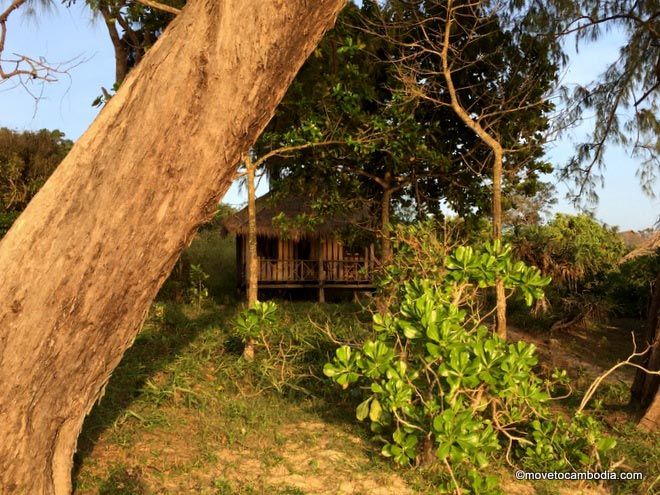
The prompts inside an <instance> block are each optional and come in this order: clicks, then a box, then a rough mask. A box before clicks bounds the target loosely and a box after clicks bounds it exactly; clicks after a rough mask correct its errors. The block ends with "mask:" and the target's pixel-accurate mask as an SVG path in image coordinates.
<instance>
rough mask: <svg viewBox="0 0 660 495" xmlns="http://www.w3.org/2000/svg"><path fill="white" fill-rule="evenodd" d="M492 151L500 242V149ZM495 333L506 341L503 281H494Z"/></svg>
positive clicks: (496, 234)
mask: <svg viewBox="0 0 660 495" xmlns="http://www.w3.org/2000/svg"><path fill="white" fill-rule="evenodd" d="M491 148H492V150H493V207H492V208H493V239H494V240H497V241H500V242H501V241H502V154H503V153H502V147H501V146H499V143H498V146H492V147H491ZM495 332H496V333H497V335H499V336H500V337H502V338H503V339H506V334H507V332H506V292H505V290H504V281H502V279H500V278H498V279H497V280H496V281H495Z"/></svg>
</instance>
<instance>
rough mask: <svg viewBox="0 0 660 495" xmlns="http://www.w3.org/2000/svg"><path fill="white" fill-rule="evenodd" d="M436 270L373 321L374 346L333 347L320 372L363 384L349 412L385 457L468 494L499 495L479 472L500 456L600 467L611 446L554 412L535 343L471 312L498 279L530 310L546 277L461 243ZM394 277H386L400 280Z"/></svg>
mask: <svg viewBox="0 0 660 495" xmlns="http://www.w3.org/2000/svg"><path fill="white" fill-rule="evenodd" d="M435 263H436V265H437V266H436V268H437V270H438V277H437V278H434V279H422V278H415V277H413V278H412V279H411V280H409V281H408V282H406V283H404V284H403V285H402V286H401V287H400V289H399V290H398V293H397V296H396V297H395V298H393V300H392V301H391V305H390V307H389V310H388V311H386V312H383V313H382V314H376V315H374V317H373V329H374V331H375V334H376V335H375V339H373V340H367V341H366V342H364V343H363V344H362V345H361V346H360V347H359V348H355V347H349V346H342V347H340V348H339V349H337V350H336V354H335V358H334V359H333V361H332V362H330V363H327V364H326V365H325V368H324V373H325V375H326V376H328V377H330V378H331V379H332V380H334V381H335V382H336V383H338V384H339V385H341V386H342V387H343V388H347V387H349V386H350V385H352V384H359V385H361V386H362V389H363V390H364V392H365V395H366V397H365V399H364V400H363V402H361V403H360V405H359V406H358V407H357V410H356V416H357V418H358V419H359V420H367V419H368V420H369V422H370V424H371V430H372V432H373V433H374V435H375V439H377V440H378V441H380V442H381V443H382V450H381V452H382V454H383V455H384V456H386V457H391V458H392V459H394V461H396V462H397V463H400V464H409V463H413V462H414V463H417V464H426V463H429V462H431V461H434V460H435V461H440V462H442V463H443V464H444V465H445V466H446V468H447V470H448V471H449V472H450V473H452V480H453V481H452V482H451V483H450V484H448V485H447V486H444V487H441V488H443V489H444V491H453V490H454V488H455V487H454V484H455V483H459V484H463V485H464V486H463V487H462V489H469V490H471V491H469V492H468V493H497V492H498V489H497V482H496V479H495V478H493V477H492V476H484V475H482V474H481V472H480V470H481V469H482V468H484V467H485V466H487V465H488V464H489V463H490V462H491V461H492V460H493V459H494V458H495V457H497V456H502V457H504V458H506V460H507V461H509V462H511V463H517V464H521V465H534V466H537V467H544V468H547V469H565V470H569V469H577V468H578V467H582V466H590V465H598V464H599V459H603V455H604V454H605V453H606V452H607V451H608V450H609V449H610V448H612V447H613V444H612V442H610V441H609V440H607V439H605V438H604V437H603V436H602V435H601V434H600V432H599V430H598V428H597V424H596V423H595V421H594V420H592V419H590V418H585V417H578V418H575V419H574V420H573V421H565V420H563V419H562V418H560V417H557V416H556V415H555V414H553V413H552V412H551V410H550V408H549V400H550V390H551V387H552V386H553V383H552V382H550V381H547V380H543V379H541V378H540V377H538V376H537V375H536V374H535V373H534V371H533V368H534V366H535V365H536V364H537V358H536V355H535V351H534V346H533V345H530V344H526V343H524V342H518V343H515V344H509V343H507V342H506V341H504V340H502V339H500V338H499V337H497V336H495V335H493V334H491V332H489V330H488V329H487V328H486V327H485V326H484V325H483V320H484V315H482V314H481V313H480V311H479V305H478V304H475V300H476V299H477V298H478V294H479V292H480V291H483V290H484V289H487V288H489V287H493V286H494V285H495V280H496V278H501V279H502V280H504V283H505V286H506V287H507V288H508V289H509V290H517V291H518V292H520V293H522V295H523V297H524V300H525V301H526V303H527V304H528V305H530V304H532V303H533V302H534V301H535V300H538V299H539V298H541V297H542V296H543V290H542V289H543V287H545V286H547V284H548V283H549V282H550V279H549V278H546V277H543V276H541V274H540V272H539V270H538V269H536V268H531V267H528V266H526V265H525V264H523V263H522V262H514V261H513V260H512V257H511V248H510V247H509V246H501V245H500V244H499V243H493V244H486V245H485V247H484V248H483V249H481V250H474V249H472V248H470V247H459V248H457V249H455V250H454V251H453V252H452V253H450V254H448V255H447V256H445V257H444V258H443V259H442V261H441V262H440V263H438V262H437V261H436V262H435ZM409 268H410V267H409ZM426 268H428V267H426ZM400 270H401V269H400V267H396V266H395V267H390V268H389V270H388V271H389V272H390V273H391V274H392V277H393V278H394V279H397V278H398V277H399V275H400ZM565 380H566V374H565V373H564V372H555V374H554V375H553V382H563V381H565ZM503 451H504V452H505V454H504V455H502V454H501V453H502V452H503ZM454 474H457V475H458V476H454Z"/></svg>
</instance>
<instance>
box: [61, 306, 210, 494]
mask: <svg viewBox="0 0 660 495" xmlns="http://www.w3.org/2000/svg"><path fill="white" fill-rule="evenodd" d="M162 320H163V323H162V327H160V328H159V327H158V326H155V327H154V326H152V324H149V323H147V324H146V325H145V328H144V329H143V330H142V331H141V333H140V335H139V336H138V337H137V339H136V340H135V343H134V344H133V346H132V347H130V348H129V349H128V350H127V351H126V354H125V355H124V357H123V359H122V361H121V363H120V364H119V366H118V367H117V369H116V370H115V371H114V373H113V375H112V377H111V378H110V381H109V382H108V385H107V388H106V390H105V395H104V396H103V397H102V399H101V400H100V401H99V402H98V403H97V404H96V405H95V406H94V408H93V409H92V412H91V413H90V415H89V416H88V417H87V418H86V420H85V423H84V425H83V429H82V432H81V434H80V437H79V439H78V449H77V452H76V455H75V457H74V468H73V481H74V487H75V486H76V481H77V478H78V474H79V471H80V468H81V467H82V464H83V461H84V460H85V459H86V458H87V457H88V456H89V455H90V454H91V452H92V450H93V448H94V445H96V443H97V442H98V440H99V438H100V436H101V435H102V434H103V432H104V431H106V430H107V429H108V428H110V427H112V426H113V425H114V424H115V423H116V422H117V421H118V420H119V419H120V418H121V417H122V415H124V414H125V413H126V411H127V410H128V409H129V407H130V405H131V403H133V402H134V401H135V400H136V399H138V398H139V397H140V395H141V394H142V393H143V388H144V386H145V383H146V382H147V380H148V379H149V378H151V377H153V376H154V375H156V374H157V373H158V372H159V371H161V370H163V369H164V368H166V367H167V365H168V364H170V363H171V362H172V361H173V360H174V359H176V358H177V356H178V355H179V354H180V352H181V351H182V349H184V348H185V347H186V346H187V345H188V344H190V343H191V342H192V341H193V340H194V339H195V337H196V336H197V335H198V334H199V333H200V332H202V331H203V330H204V329H205V328H207V327H208V326H209V325H212V324H214V323H217V322H218V313H217V311H206V312H202V313H200V314H199V315H198V316H196V317H189V316H187V315H186V314H185V313H184V312H183V311H182V306H181V305H178V304H166V305H165V308H164V314H163V318H162ZM115 478H116V479H115ZM120 478H121V479H122V480H123V481H122V482H121V483H120V482H119V481H121V480H120ZM124 478H125V476H124V474H122V473H111V475H110V477H109V478H108V479H107V480H105V481H104V482H103V484H102V485H101V486H102V488H103V489H102V490H101V492H100V493H103V494H112V493H127V492H124V491H122V490H121V488H120V487H119V485H122V484H125V483H124V482H125V481H126V480H125V479H124ZM129 478H130V477H129ZM115 481H117V483H115ZM129 484H130V483H129ZM115 485H117V486H115ZM113 487H115V488H113ZM117 490H119V491H117ZM129 491H130V490H129ZM130 493H133V492H132V491H131V492H130ZM135 493H142V492H140V491H137V492H135Z"/></svg>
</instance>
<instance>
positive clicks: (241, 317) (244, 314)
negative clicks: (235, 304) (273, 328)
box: [236, 301, 277, 342]
mask: <svg viewBox="0 0 660 495" xmlns="http://www.w3.org/2000/svg"><path fill="white" fill-rule="evenodd" d="M276 312H277V305H276V304H275V303H274V302H273V301H265V302H261V301H257V302H256V303H255V304H254V306H252V307H251V308H248V309H246V310H244V311H241V312H240V313H239V314H238V316H237V317H236V333H237V334H238V335H239V336H240V337H241V338H242V339H243V341H244V342H245V341H247V340H248V339H261V340H263V339H264V335H263V329H264V327H267V326H270V325H273V324H274V323H275V313H276Z"/></svg>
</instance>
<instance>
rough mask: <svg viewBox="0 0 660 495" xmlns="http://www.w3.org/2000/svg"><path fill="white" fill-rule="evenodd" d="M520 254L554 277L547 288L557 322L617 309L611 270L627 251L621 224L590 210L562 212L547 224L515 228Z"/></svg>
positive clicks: (597, 317) (587, 319)
mask: <svg viewBox="0 0 660 495" xmlns="http://www.w3.org/2000/svg"><path fill="white" fill-rule="evenodd" d="M512 242H513V244H514V245H515V248H516V254H517V256H518V257H519V258H520V259H522V260H523V261H525V262H526V263H528V264H530V265H534V266H538V267H539V268H540V269H541V271H542V272H543V273H545V274H548V275H550V276H551V277H552V280H553V285H552V288H551V289H550V290H548V291H547V294H546V295H547V298H548V302H549V307H550V308H553V310H554V312H555V314H556V317H558V319H559V321H558V322H557V325H558V326H564V325H567V324H569V323H571V324H573V323H578V322H583V323H588V322H590V321H600V320H603V319H606V318H607V316H608V314H609V313H610V312H611V311H612V309H613V303H614V302H615V301H612V300H611V299H609V298H608V297H607V294H608V284H609V281H608V276H609V274H610V273H611V272H612V271H613V270H616V267H617V263H618V261H619V260H620V259H621V257H622V256H623V254H624V252H625V247H624V244H623V241H622V240H621V238H620V237H619V235H618V233H617V231H616V229H614V228H610V227H607V226H606V225H602V224H600V223H598V222H597V221H596V220H594V219H593V218H591V217H590V216H588V215H566V214H557V215H556V216H555V218H554V219H553V220H552V221H550V222H548V223H547V224H546V225H530V226H526V227H522V228H518V229H516V230H515V231H514V232H513V234H512Z"/></svg>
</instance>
